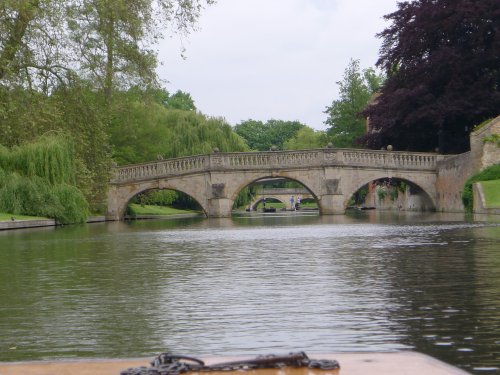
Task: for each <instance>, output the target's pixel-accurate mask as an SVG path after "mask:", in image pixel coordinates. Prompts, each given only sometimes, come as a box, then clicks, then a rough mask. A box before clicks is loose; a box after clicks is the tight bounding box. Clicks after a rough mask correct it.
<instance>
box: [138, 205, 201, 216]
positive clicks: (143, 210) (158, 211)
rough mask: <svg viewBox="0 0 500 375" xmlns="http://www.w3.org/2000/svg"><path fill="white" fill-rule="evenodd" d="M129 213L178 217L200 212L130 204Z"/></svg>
mask: <svg viewBox="0 0 500 375" xmlns="http://www.w3.org/2000/svg"><path fill="white" fill-rule="evenodd" d="M128 207H129V211H130V212H131V213H132V214H133V215H177V214H197V213H199V212H198V211H192V210H180V209H177V208H172V207H165V206H150V205H147V204H145V205H144V206H141V205H140V204H135V203H132V204H129V206H128Z"/></svg>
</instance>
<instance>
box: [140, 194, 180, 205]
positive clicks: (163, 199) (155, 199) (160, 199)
mask: <svg viewBox="0 0 500 375" xmlns="http://www.w3.org/2000/svg"><path fill="white" fill-rule="evenodd" d="M176 199H177V193H176V192H175V191H173V190H154V191H149V192H145V193H141V194H139V195H136V196H135V197H134V199H133V200H132V202H134V203H138V204H140V205H142V206H144V205H155V206H171V205H172V204H173V203H174V202H175V200H176Z"/></svg>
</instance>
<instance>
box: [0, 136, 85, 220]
mask: <svg viewBox="0 0 500 375" xmlns="http://www.w3.org/2000/svg"><path fill="white" fill-rule="evenodd" d="M0 177H2V178H0V211H3V212H9V213H12V214H23V215H34V216H45V217H50V218H54V219H56V220H58V221H59V222H60V223H62V224H68V223H80V222H84V221H85V220H86V218H87V215H88V203H87V201H86V200H85V197H84V196H83V194H82V193H81V192H80V190H78V189H77V188H76V187H75V186H73V184H74V183H75V168H74V151H73V144H72V142H71V140H70V139H69V138H68V137H66V136H64V135H62V134H59V135H52V136H44V137H42V138H41V139H39V140H38V142H36V143H29V144H26V145H23V146H16V147H14V148H13V149H12V150H8V149H6V148H5V147H2V148H0Z"/></svg>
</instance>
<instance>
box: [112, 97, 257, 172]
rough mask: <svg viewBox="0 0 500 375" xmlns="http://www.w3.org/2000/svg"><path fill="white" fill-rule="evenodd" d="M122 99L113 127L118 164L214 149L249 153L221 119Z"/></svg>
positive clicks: (113, 140) (141, 101)
mask: <svg viewBox="0 0 500 375" xmlns="http://www.w3.org/2000/svg"><path fill="white" fill-rule="evenodd" d="M122 95H123V96H121V97H120V100H118V99H117V98H116V97H115V107H114V109H113V114H112V116H111V117H112V121H111V124H110V141H111V144H112V146H113V150H114V155H113V157H114V159H115V161H116V162H117V163H118V164H130V163H141V162H146V161H151V160H156V159H157V158H158V156H161V157H163V158H174V157H181V156H189V155H199V154H206V153H211V152H213V150H214V148H218V149H219V150H220V151H221V152H233V151H247V150H248V146H247V145H246V143H245V141H244V140H243V138H241V137H240V136H238V135H237V134H236V133H235V132H234V131H233V129H232V128H231V126H230V125H229V124H228V123H226V122H225V121H224V119H222V118H213V117H208V116H205V115H203V114H201V113H199V112H198V113H197V112H194V111H184V110H178V109H170V108H167V107H165V106H164V105H162V104H161V103H158V102H155V101H148V100H138V99H137V98H136V97H132V98H130V97H127V96H126V94H125V93H124V94H122Z"/></svg>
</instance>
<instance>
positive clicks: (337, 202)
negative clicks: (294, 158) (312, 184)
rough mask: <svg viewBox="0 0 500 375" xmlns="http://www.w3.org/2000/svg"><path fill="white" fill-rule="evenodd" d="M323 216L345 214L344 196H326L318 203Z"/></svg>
mask: <svg viewBox="0 0 500 375" xmlns="http://www.w3.org/2000/svg"><path fill="white" fill-rule="evenodd" d="M318 204H319V207H320V212H321V214H322V215H343V214H345V207H344V196H343V195H340V194H325V195H322V196H321V197H320V199H319V201H318Z"/></svg>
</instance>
